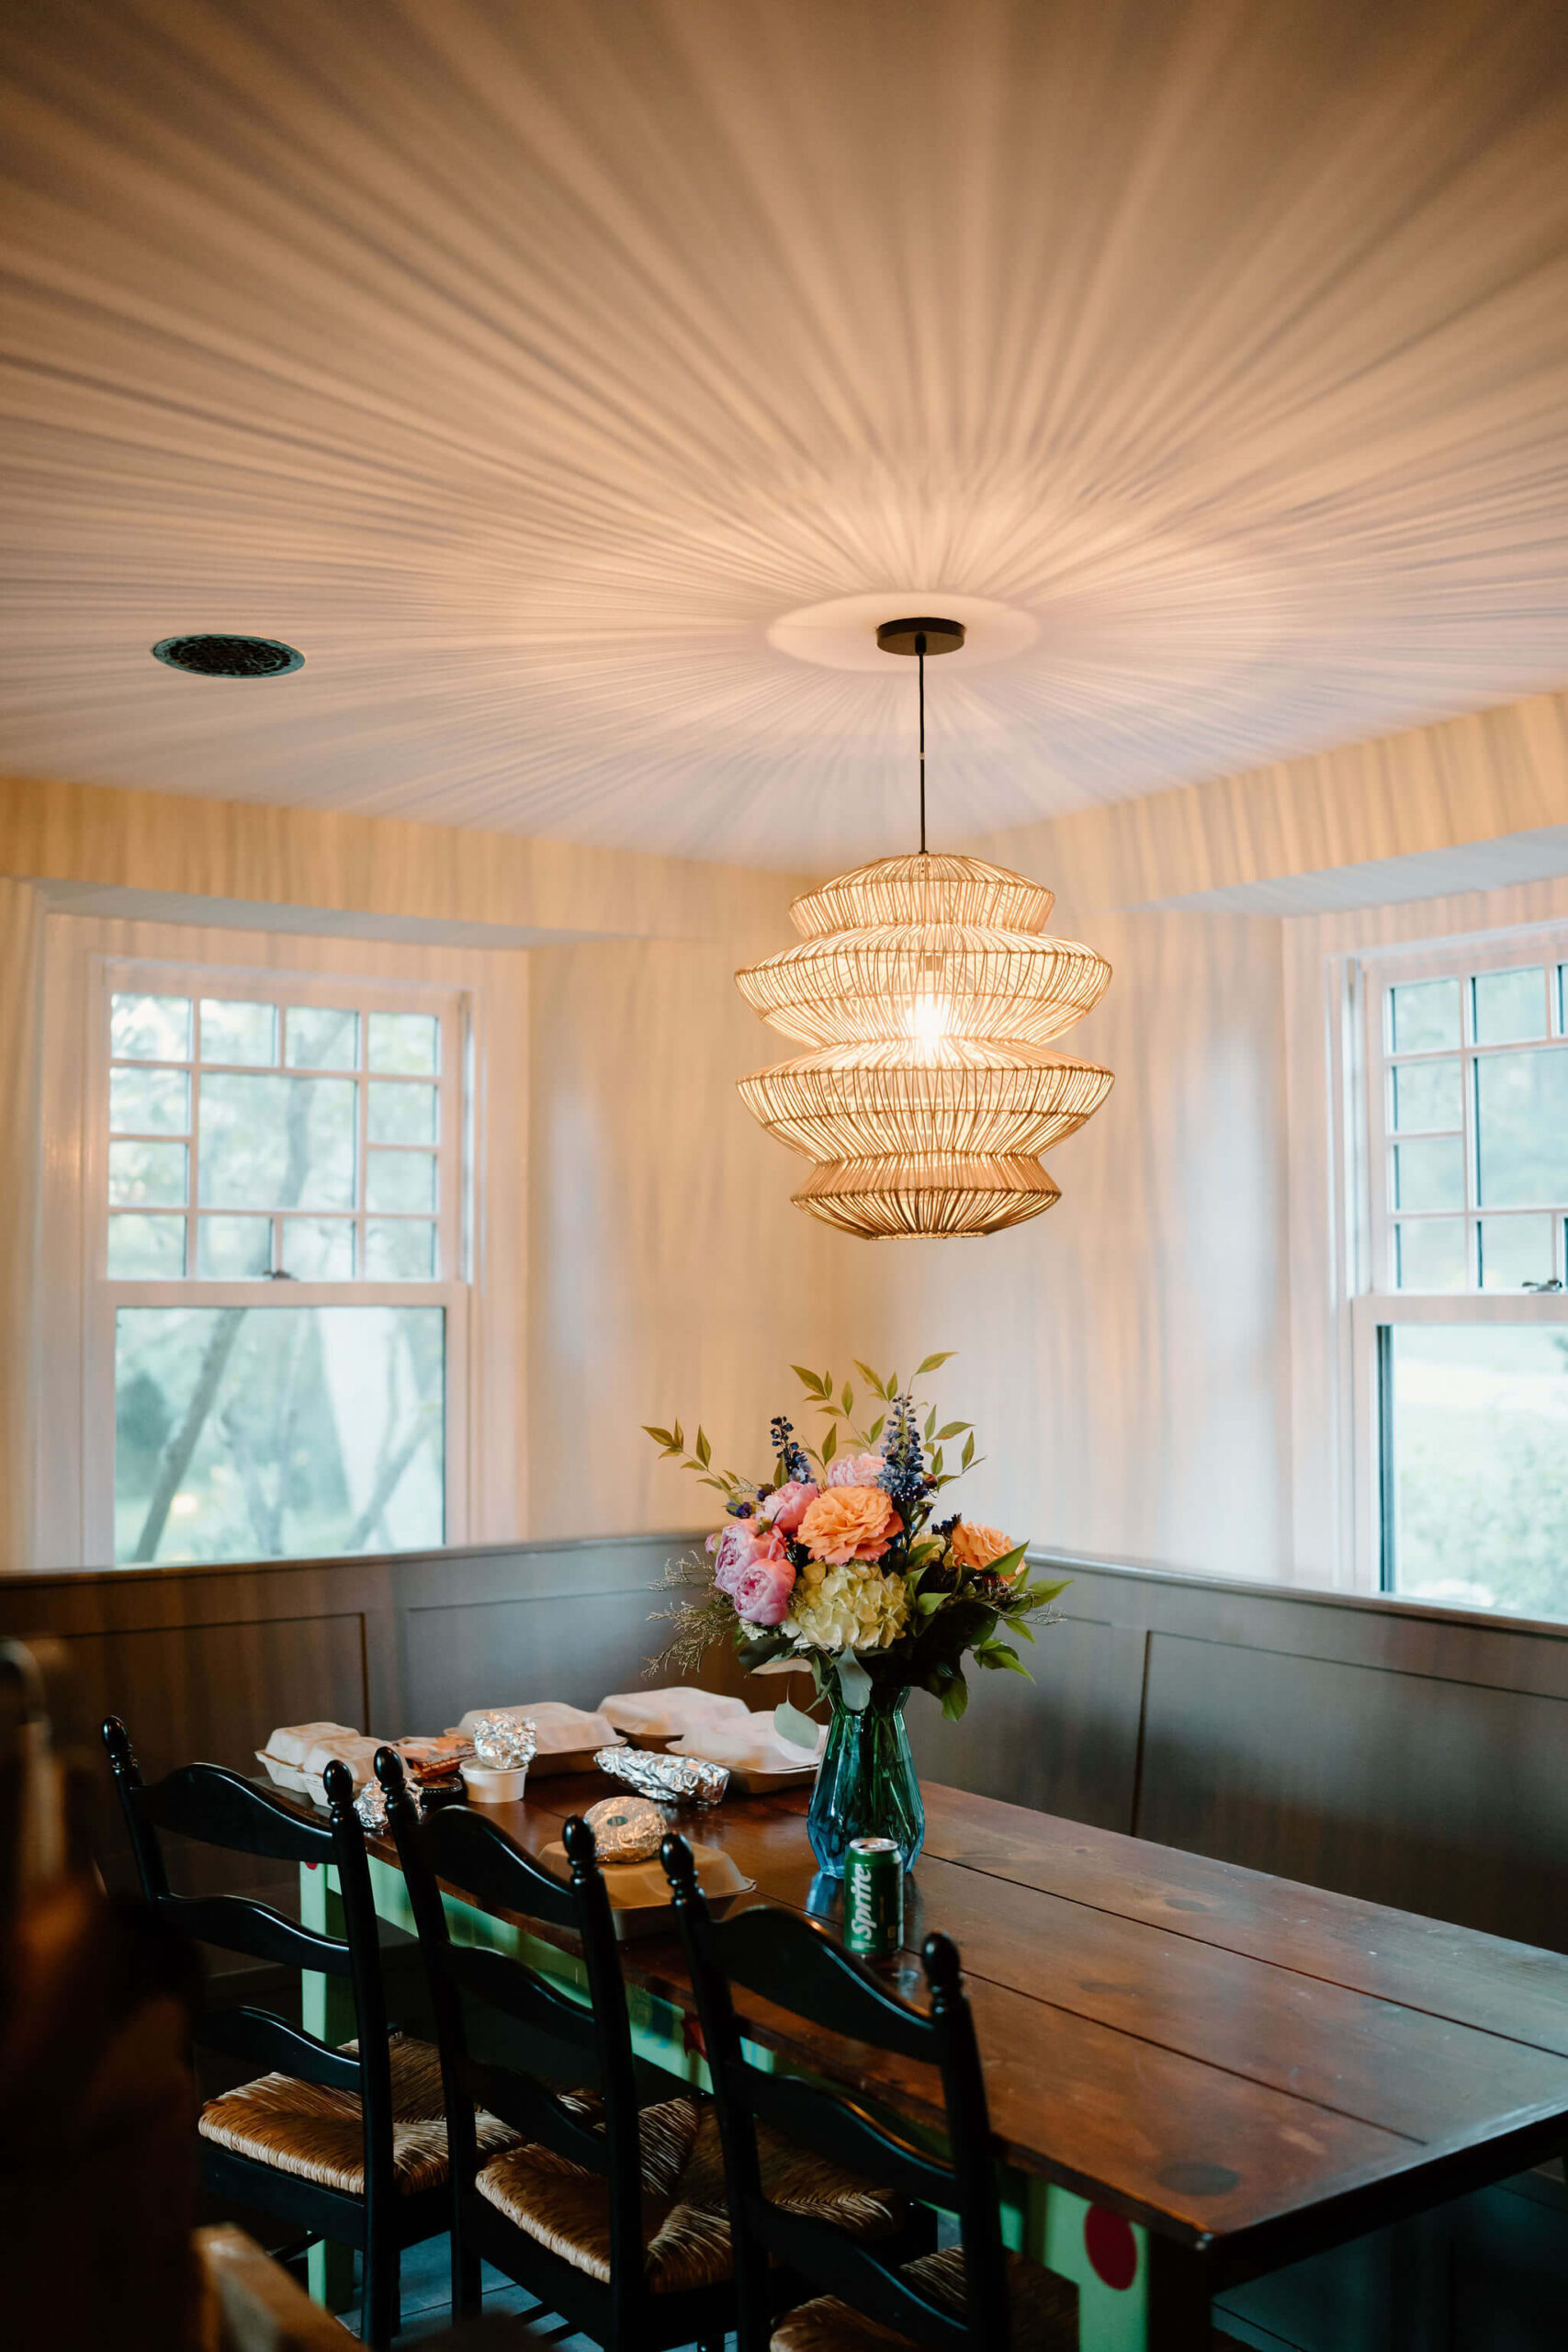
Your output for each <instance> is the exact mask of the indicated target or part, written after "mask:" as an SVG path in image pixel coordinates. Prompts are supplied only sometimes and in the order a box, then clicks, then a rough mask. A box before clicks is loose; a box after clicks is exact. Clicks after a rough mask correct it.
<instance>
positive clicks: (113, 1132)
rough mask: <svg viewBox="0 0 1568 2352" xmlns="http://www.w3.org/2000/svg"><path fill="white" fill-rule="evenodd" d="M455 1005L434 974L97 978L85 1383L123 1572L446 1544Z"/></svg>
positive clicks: (105, 1540)
mask: <svg viewBox="0 0 1568 2352" xmlns="http://www.w3.org/2000/svg"><path fill="white" fill-rule="evenodd" d="M460 1016H461V1007H460V1003H459V1001H458V999H457V997H456V996H454V995H452V994H450V993H444V992H441V991H437V990H434V989H394V988H389V987H387V986H384V985H381V986H358V985H355V984H347V983H344V982H340V981H332V980H326V981H321V980H310V981H300V982H299V983H295V982H293V981H289V982H288V983H279V982H277V981H276V979H275V978H269V979H268V980H267V981H266V982H265V984H263V983H259V982H258V981H256V980H255V979H254V977H251V976H243V975H237V974H234V973H230V972H193V971H182V970H180V969H179V968H177V967H130V966H120V967H109V969H108V970H107V974H106V985H105V989H104V994H103V1001H102V1005H101V1019H100V1021H99V1023H98V1033H99V1039H100V1045H101V1049H102V1057H101V1064H100V1068H99V1070H98V1072H97V1074H96V1081H99V1082H96V1084H95V1091H96V1095H97V1100H98V1103H99V1104H100V1114H99V1118H98V1119H97V1120H96V1122H95V1123H94V1125H93V1130H92V1132H93V1134H94V1136H95V1139H96V1147H97V1151H98V1155H99V1159H100V1163H101V1164H100V1167H99V1170H98V1171H97V1173H96V1179H95V1182H94V1184H93V1188H92V1189H93V1192H94V1194H95V1195H96V1203H97V1213H96V1216H94V1217H91V1218H89V1221H88V1247H89V1250H90V1252H91V1255H92V1260H93V1263H92V1265H91V1267H90V1269H89V1292H90V1295H91V1296H92V1297H93V1298H94V1299H95V1300H96V1311H95V1312H94V1314H93V1317H92V1324H93V1329H92V1333H91V1340H92V1349H91V1353H90V1377H91V1378H92V1379H93V1380H94V1381H95V1382H96V1389H97V1404H98V1408H99V1411H98V1413H97V1414H96V1415H95V1417H94V1418H95V1421H96V1425H97V1426H102V1427H107V1426H109V1424H110V1411H111V1410H112V1426H113V1430H114V1445H113V1461H112V1470H111V1468H110V1465H109V1464H98V1465H96V1469H97V1476H98V1485H99V1488H100V1495H99V1500H98V1505H97V1509H98V1513H99V1517H100V1521H101V1541H102V1546H103V1552H107V1553H108V1554H109V1555H110V1556H112V1557H113V1558H114V1559H116V1560H117V1561H124V1562H128V1563H129V1562H138V1561H164V1560H222V1559H247V1558H252V1559H254V1558H259V1557H276V1556H284V1555H290V1556H300V1555H305V1556H310V1555H328V1554H333V1553H341V1552H355V1551H366V1550H370V1551H391V1550H402V1549H409V1548H419V1547H423V1546H425V1545H432V1544H440V1543H442V1542H443V1541H446V1540H451V1539H452V1536H453V1534H454V1533H455V1532H457V1531H454V1530H452V1529H451V1528H450V1526H449V1521H450V1519H451V1517H452V1513H451V1512H450V1511H449V1510H448V1485H449V1482H448V1476H447V1464H448V1459H449V1456H450V1455H451V1454H452V1453H453V1446H454V1439H455V1434H456V1432H455V1427H454V1424H455V1420H456V1419H457V1414H456V1412H455V1409H454V1408H455V1406H456V1405H457V1403H458V1401H459V1400H458V1399H457V1397H455V1396H454V1393H453V1390H454V1382H453V1378H452V1374H453V1372H454V1371H455V1370H456V1369H457V1367H459V1366H460V1364H461V1361H462V1351H461V1348H460V1345H458V1344H457V1341H458V1340H459V1338H460V1332H459V1329H458V1327H459V1326H460V1324H461V1320H462V1316H463V1307H464V1287H463V1283H462V1280H461V1272H462V1267H461V1260H462V1251H463V1214H462V1210H463V1175H462V1106H461V1103H460V1099H459V1096H460V1075H461V1068H462V1034H461V1017H460ZM105 1408H110V1409H107V1410H106V1409H105ZM93 1466H94V1465H89V1472H90V1476H91V1473H92V1469H93ZM101 1555H102V1554H100V1556H101Z"/></svg>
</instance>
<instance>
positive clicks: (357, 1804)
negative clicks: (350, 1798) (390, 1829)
mask: <svg viewBox="0 0 1568 2352" xmlns="http://www.w3.org/2000/svg"><path fill="white" fill-rule="evenodd" d="M406 1786H407V1789H408V1793H409V1801H410V1803H411V1804H412V1806H413V1809H414V1815H415V1818H416V1819H417V1820H420V1821H423V1818H424V1813H425V1803H424V1791H423V1789H422V1788H421V1787H420V1784H419V1782H418V1781H408V1782H407V1783H406ZM354 1810H355V1813H356V1814H357V1815H358V1816H359V1826H360V1827H361V1828H362V1829H370V1830H375V1831H377V1832H380V1831H382V1830H384V1829H385V1828H386V1826H387V1792H386V1790H385V1789H384V1788H383V1787H382V1786H381V1783H380V1781H366V1783H365V1786H364V1787H363V1788H362V1789H361V1790H360V1792H359V1794H358V1795H357V1796H356V1797H355V1800H354Z"/></svg>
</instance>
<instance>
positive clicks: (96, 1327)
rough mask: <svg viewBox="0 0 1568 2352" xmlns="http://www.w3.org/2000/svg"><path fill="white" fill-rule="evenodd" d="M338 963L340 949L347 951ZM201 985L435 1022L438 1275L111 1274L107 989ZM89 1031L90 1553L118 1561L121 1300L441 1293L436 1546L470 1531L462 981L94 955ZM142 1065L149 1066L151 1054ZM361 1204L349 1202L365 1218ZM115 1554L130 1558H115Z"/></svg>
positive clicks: (334, 1298) (371, 1299) (425, 1296)
mask: <svg viewBox="0 0 1568 2352" xmlns="http://www.w3.org/2000/svg"><path fill="white" fill-rule="evenodd" d="M344 960H345V964H346V962H347V960H348V959H347V958H345V959H344ZM121 990H126V991H137V992H142V991H144V992H146V993H149V994H154V995H160V994H161V995H179V996H189V997H190V998H191V999H192V1000H193V1001H196V1000H198V999H199V998H201V997H203V996H206V997H209V998H220V997H222V998H228V999H231V1000H232V1001H241V1002H258V1001H266V1002H271V1003H276V1004H284V1005H288V1004H319V1005H326V1006H337V1005H342V1004H344V1001H351V1002H352V1004H353V1005H354V1007H355V1009H356V1010H358V1011H359V1012H361V1013H362V1014H364V1013H368V1012H428V1013H432V1014H434V1016H435V1017H436V1019H437V1020H438V1022H439V1023H440V1033H439V1034H440V1049H439V1075H440V1085H439V1091H438V1097H437V1101H438V1122H439V1128H440V1133H439V1137H438V1141H437V1146H436V1154H437V1178H436V1182H437V1208H436V1216H435V1223H436V1228H437V1232H436V1250H437V1259H436V1262H437V1269H438V1271H437V1275H436V1278H435V1279H434V1280H433V1281H428V1282H426V1281H420V1280H413V1281H398V1282H374V1281H366V1280H362V1279H360V1278H358V1277H355V1278H353V1279H350V1280H346V1281H335V1282H307V1281H300V1280H288V1281H274V1280H272V1279H270V1278H268V1277H267V1276H265V1275H262V1276H253V1277H249V1278H243V1279H238V1280H233V1281H215V1280H212V1279H209V1278H207V1277H204V1276H200V1275H196V1274H186V1275H185V1276H183V1277H179V1278H174V1279H164V1280H145V1279H142V1280H131V1279H128V1278H111V1277H110V1275H109V1273H108V1271H107V1261H108V1221H109V1207H108V1142H109V1125H108V1092H109V1087H108V1080H109V1065H110V1059H111V1057H110V1051H109V1000H110V998H111V996H112V995H114V994H116V993H118V992H119V991H121ZM86 1001H87V1035H86V1038H85V1052H84V1056H83V1077H84V1081H85V1086H84V1095H85V1099H84V1104H83V1110H84V1116H83V1121H82V1144H83V1148H82V1159H81V1184H82V1201H83V1211H84V1213H83V1216H82V1219H81V1231H82V1239H83V1249H84V1262H83V1265H82V1270H81V1276H82V1290H81V1295H82V1298H83V1301H84V1306H85V1315H84V1329H83V1340H84V1345H83V1362H82V1383H81V1396H82V1430H81V1441H82V1442H81V1454H80V1459H81V1463H82V1464H83V1472H84V1477H83V1494H82V1527H83V1536H84V1541H85V1545H86V1556H87V1557H88V1559H89V1560H100V1561H103V1562H104V1563H106V1564H108V1563H112V1562H113V1560H114V1445H113V1432H114V1426H115V1375H114V1359H115V1326H116V1317H117V1315H118V1310H119V1308H120V1307H122V1306H187V1307H190V1306H214V1307H219V1306H258V1307H263V1308H265V1307H267V1306H285V1305H287V1306H290V1307H304V1306H439V1307H440V1308H442V1309H443V1311H444V1313H445V1316H446V1324H445V1340H446V1370H445V1378H444V1422H445V1461H444V1465H443V1469H444V1520H445V1526H444V1532H443V1535H442V1539H441V1541H442V1544H443V1545H452V1544H462V1543H465V1542H466V1541H467V1540H468V1485H469V1481H468V1475H467V1473H468V1454H469V1446H468V1368H469V1345H468V1299H469V1279H468V1277H469V1275H470V1272H471V1268H472V1260H473V1216H472V1208H471V1201H472V1193H473V1186H472V1183H471V1182H470V1179H469V1170H468V1166H467V1165H466V1160H467V1159H468V1154H467V1153H466V1152H465V1148H464V1147H465V1137H466V1135H467V1134H468V1130H469V1128H470V1126H471V1118H470V1115H469V1105H468V1096H469V1093H470V1091H471V1083H470V1081H471V1068H472V1058H473V1057H472V1008H471V1004H470V1002H469V1000H468V995H467V992H466V991H464V990H462V989H457V988H453V987H451V986H448V985H443V984H441V983H436V982H430V981H423V980H408V981H402V980H396V979H389V978H385V977H378V978H375V979H367V978H362V977H359V976H357V975H355V974H354V973H353V972H352V971H351V970H348V969H344V970H343V971H341V972H334V973H332V974H321V973H313V972H304V971H288V970H280V969H276V968H274V969H269V970H265V971H258V970H256V969H255V968H254V967H243V966H241V965H226V964H220V963H216V962H213V961H211V960H209V959H208V958H206V957H197V956H190V957H184V956H168V957H164V956H106V955H94V956H91V958H90V960H89V977H88V986H87V990H86ZM148 1067H155V1065H152V1064H149V1065H148ZM363 1077H364V1072H363V1054H362V1069H361V1073H360V1084H359V1089H358V1093H359V1102H358V1111H359V1121H360V1133H359V1137H358V1144H359V1151H360V1162H359V1164H360V1166H363V1164H364V1161H363V1153H364V1146H365V1135H364V1122H365V1114H366V1104H367V1089H366V1086H365V1084H364V1082H363ZM197 1182H198V1170H197V1141H196V1137H195V1134H194V1131H193V1135H192V1140H191V1163H190V1186H189V1191H188V1195H187V1197H188V1199H189V1202H190V1204H191V1206H192V1208H194V1206H195V1204H196V1199H197ZM363 1217H364V1211H363V1209H360V1210H359V1211H358V1212H356V1223H359V1224H361V1225H362V1223H363ZM121 1565H130V1564H129V1563H123V1564H121Z"/></svg>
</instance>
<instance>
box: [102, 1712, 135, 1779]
mask: <svg viewBox="0 0 1568 2352" xmlns="http://www.w3.org/2000/svg"><path fill="white" fill-rule="evenodd" d="M104 1746H105V1747H107V1749H108V1754H109V1764H110V1767H111V1768H112V1770H114V1771H116V1772H134V1771H135V1770H136V1751H135V1749H134V1748H133V1747H131V1745H130V1733H129V1732H128V1731H127V1730H126V1727H125V1725H124V1724H122V1723H121V1721H120V1719H119V1717H118V1715H106V1716H105V1717H104Z"/></svg>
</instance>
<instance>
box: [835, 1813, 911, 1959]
mask: <svg viewBox="0 0 1568 2352" xmlns="http://www.w3.org/2000/svg"><path fill="white" fill-rule="evenodd" d="M903 1940H904V1858H903V1856H902V1855H901V1854H900V1853H899V1851H898V1849H897V1846H896V1845H895V1844H894V1842H893V1840H892V1838H851V1840H850V1845H849V1850H848V1852H847V1853H846V1854H845V1856H844V1950H845V1951H852V1952H855V1953H857V1954H858V1956H859V1957H860V1958H861V1959H862V1960H891V1959H892V1957H893V1954H894V1953H895V1952H896V1951H897V1950H898V1949H899V1946H900V1945H901V1944H902V1943H903Z"/></svg>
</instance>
